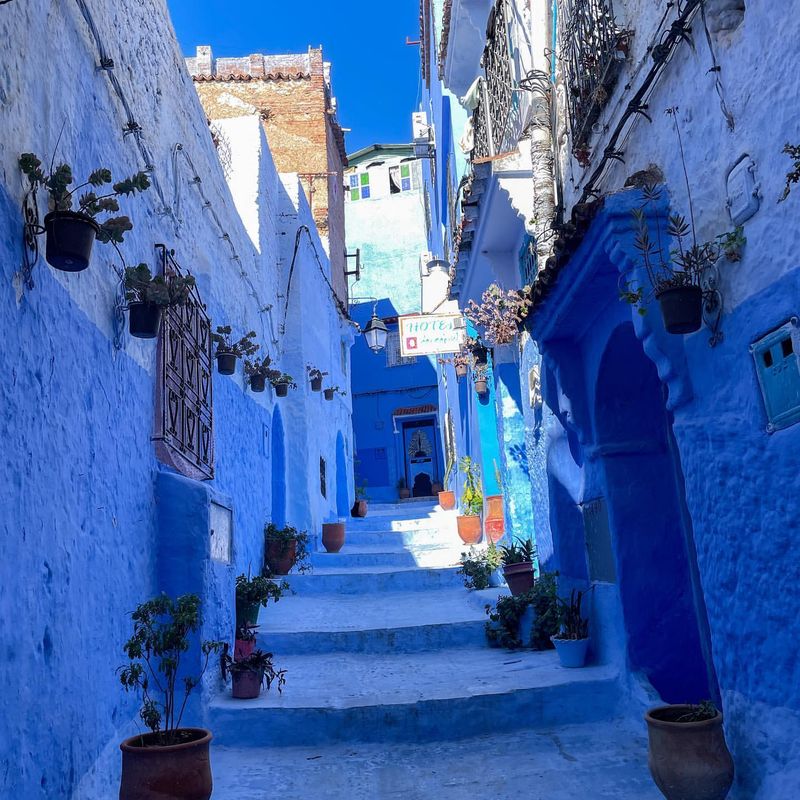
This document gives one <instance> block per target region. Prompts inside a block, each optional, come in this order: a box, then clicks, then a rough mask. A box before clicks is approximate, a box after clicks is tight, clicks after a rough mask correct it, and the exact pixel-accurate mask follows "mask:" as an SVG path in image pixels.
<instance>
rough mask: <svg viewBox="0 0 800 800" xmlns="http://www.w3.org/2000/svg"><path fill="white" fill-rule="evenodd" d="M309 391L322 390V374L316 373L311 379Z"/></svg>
mask: <svg viewBox="0 0 800 800" xmlns="http://www.w3.org/2000/svg"><path fill="white" fill-rule="evenodd" d="M311 391H312V392H320V391H322V375H316V376H315V377H313V378H312V379H311Z"/></svg>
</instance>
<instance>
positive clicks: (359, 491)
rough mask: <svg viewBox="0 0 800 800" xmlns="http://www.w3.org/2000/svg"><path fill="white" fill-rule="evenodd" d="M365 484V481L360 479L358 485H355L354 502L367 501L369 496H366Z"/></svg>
mask: <svg viewBox="0 0 800 800" xmlns="http://www.w3.org/2000/svg"><path fill="white" fill-rule="evenodd" d="M367 483H368V481H367V480H366V479H362V480H361V482H360V483H357V484H356V487H355V488H356V500H369V496H368V495H367Z"/></svg>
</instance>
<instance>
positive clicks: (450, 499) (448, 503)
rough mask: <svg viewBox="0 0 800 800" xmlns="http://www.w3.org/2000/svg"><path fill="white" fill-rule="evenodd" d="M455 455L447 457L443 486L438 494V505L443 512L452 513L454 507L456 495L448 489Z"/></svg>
mask: <svg viewBox="0 0 800 800" xmlns="http://www.w3.org/2000/svg"><path fill="white" fill-rule="evenodd" d="M455 465H456V462H455V454H452V455H448V457H447V467H446V468H445V471H444V484H443V486H442V491H441V492H439V505H440V506H441V508H442V510H443V511H452V510H453V509H454V508H455V507H456V493H455V492H454V491H452V490H451V489H450V479H451V478H452V476H453V469H454V468H455Z"/></svg>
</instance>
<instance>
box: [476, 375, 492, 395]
mask: <svg viewBox="0 0 800 800" xmlns="http://www.w3.org/2000/svg"><path fill="white" fill-rule="evenodd" d="M475 391H476V392H477V393H478V394H480V395H484V394H486V392H488V391H489V387H488V385H487V383H486V378H480V379H479V380H477V381H475Z"/></svg>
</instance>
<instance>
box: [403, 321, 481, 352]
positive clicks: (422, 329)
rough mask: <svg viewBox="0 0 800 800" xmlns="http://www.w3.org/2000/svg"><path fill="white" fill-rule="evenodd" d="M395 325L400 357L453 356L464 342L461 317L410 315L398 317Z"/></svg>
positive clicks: (463, 327)
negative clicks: (450, 354) (398, 329)
mask: <svg viewBox="0 0 800 800" xmlns="http://www.w3.org/2000/svg"><path fill="white" fill-rule="evenodd" d="M398 323H399V325H400V355H401V357H402V358H410V357H413V356H434V355H441V354H443V353H457V352H458V351H459V350H460V349H461V345H462V344H463V342H464V335H465V331H466V327H465V325H464V318H463V317H462V316H461V314H413V315H408V316H405V317H400V319H399V320H398Z"/></svg>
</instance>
